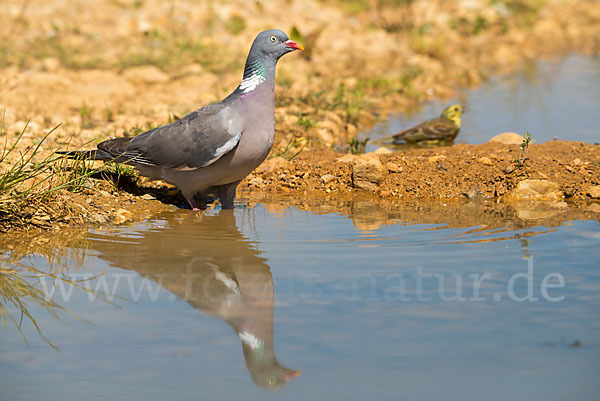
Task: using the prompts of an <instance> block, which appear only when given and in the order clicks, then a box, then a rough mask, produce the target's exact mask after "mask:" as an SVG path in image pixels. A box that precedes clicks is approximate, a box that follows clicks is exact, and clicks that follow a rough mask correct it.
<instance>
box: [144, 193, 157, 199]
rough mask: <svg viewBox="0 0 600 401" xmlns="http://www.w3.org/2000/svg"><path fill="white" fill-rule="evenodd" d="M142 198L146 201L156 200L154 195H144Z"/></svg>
mask: <svg viewBox="0 0 600 401" xmlns="http://www.w3.org/2000/svg"><path fill="white" fill-rule="evenodd" d="M141 198H142V199H145V200H154V199H156V198H155V197H154V195H152V194H144V195H142V196H141Z"/></svg>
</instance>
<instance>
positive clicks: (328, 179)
mask: <svg viewBox="0 0 600 401" xmlns="http://www.w3.org/2000/svg"><path fill="white" fill-rule="evenodd" d="M335 178H336V177H335V176H334V175H331V174H325V175H322V176H321V181H323V184H329V183H330V182H331V181H333V180H335Z"/></svg>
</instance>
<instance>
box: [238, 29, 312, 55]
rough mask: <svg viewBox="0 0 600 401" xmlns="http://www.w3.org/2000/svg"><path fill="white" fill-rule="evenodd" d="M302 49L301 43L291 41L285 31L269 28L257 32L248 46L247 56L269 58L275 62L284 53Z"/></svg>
mask: <svg viewBox="0 0 600 401" xmlns="http://www.w3.org/2000/svg"><path fill="white" fill-rule="evenodd" d="M303 49H304V47H302V45H300V44H298V43H296V42H293V41H291V40H290V38H288V36H287V35H286V34H285V32H283V31H280V30H279V29H270V30H268V31H263V32H261V33H259V34H258V36H257V37H256V39H254V42H253V43H252V47H251V48H250V54H249V58H250V56H253V57H257V58H269V59H271V60H272V61H275V62H276V61H277V60H278V59H279V58H280V57H281V56H283V55H284V54H287V53H289V52H291V51H294V50H303Z"/></svg>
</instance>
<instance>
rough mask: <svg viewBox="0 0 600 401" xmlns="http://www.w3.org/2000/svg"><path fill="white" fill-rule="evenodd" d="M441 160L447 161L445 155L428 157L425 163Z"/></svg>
mask: <svg viewBox="0 0 600 401" xmlns="http://www.w3.org/2000/svg"><path fill="white" fill-rule="evenodd" d="M443 159H447V157H446V156H445V155H435V156H429V157H428V158H427V162H428V163H434V162H436V161H438V160H443Z"/></svg>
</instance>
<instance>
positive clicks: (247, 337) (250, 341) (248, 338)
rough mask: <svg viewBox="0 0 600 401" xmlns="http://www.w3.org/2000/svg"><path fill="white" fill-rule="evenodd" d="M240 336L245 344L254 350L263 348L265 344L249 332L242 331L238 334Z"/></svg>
mask: <svg viewBox="0 0 600 401" xmlns="http://www.w3.org/2000/svg"><path fill="white" fill-rule="evenodd" d="M238 336H240V339H241V340H242V342H243V343H244V344H246V345H247V346H249V347H250V348H252V349H259V348H262V346H263V344H264V342H263V341H262V340H261V339H260V338H258V337H256V336H255V335H254V334H252V333H248V332H247V331H242V332H241V333H238Z"/></svg>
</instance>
